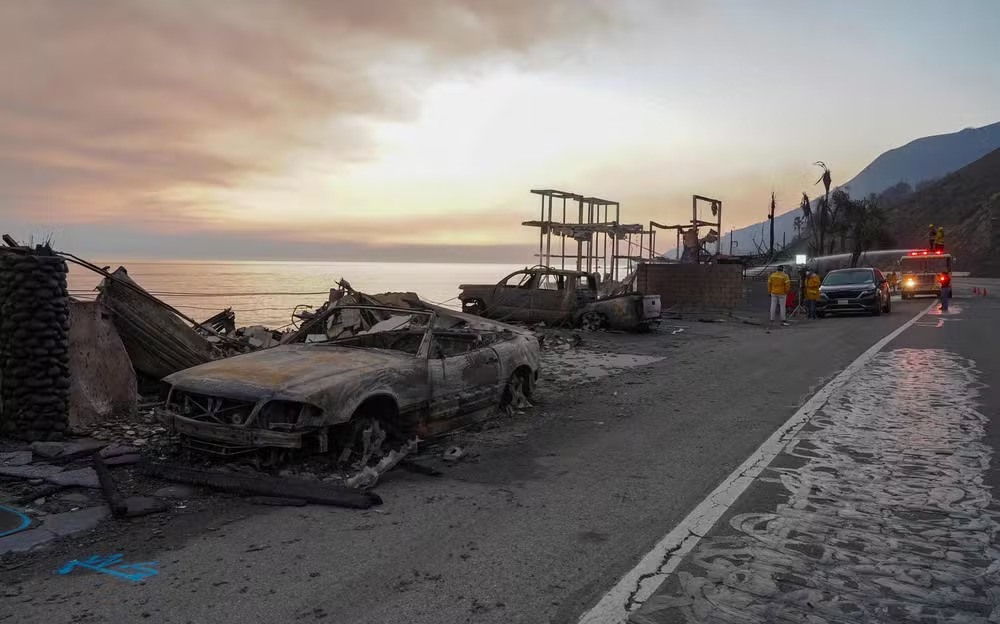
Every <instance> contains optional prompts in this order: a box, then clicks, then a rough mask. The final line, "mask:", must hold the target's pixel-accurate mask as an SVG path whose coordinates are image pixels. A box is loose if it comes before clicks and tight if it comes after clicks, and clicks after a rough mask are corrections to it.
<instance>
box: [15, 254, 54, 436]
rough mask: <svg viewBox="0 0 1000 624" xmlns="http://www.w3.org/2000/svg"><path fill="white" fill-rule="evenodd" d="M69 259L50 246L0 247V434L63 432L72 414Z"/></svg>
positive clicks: (41, 434) (48, 434) (19, 434)
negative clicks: (70, 411)
mask: <svg viewBox="0 0 1000 624" xmlns="http://www.w3.org/2000/svg"><path fill="white" fill-rule="evenodd" d="M66 273H67V268H66V262H65V261H64V260H63V259H62V258H61V257H59V256H58V255H56V254H55V252H53V251H52V249H51V248H49V247H48V246H47V245H46V246H43V245H39V246H37V247H36V248H35V249H29V248H26V247H17V248H14V249H0V434H2V435H8V436H11V437H15V438H21V439H25V440H53V439H59V438H61V437H62V435H63V432H64V431H65V430H66V427H67V423H68V414H69V393H70V378H69V293H68V292H67V290H66Z"/></svg>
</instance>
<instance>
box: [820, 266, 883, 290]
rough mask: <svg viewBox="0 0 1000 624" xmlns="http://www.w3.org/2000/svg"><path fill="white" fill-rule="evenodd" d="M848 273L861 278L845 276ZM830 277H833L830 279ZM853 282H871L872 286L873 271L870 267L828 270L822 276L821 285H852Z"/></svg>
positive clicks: (873, 280)
mask: <svg viewBox="0 0 1000 624" xmlns="http://www.w3.org/2000/svg"><path fill="white" fill-rule="evenodd" d="M849 275H854V276H857V277H862V276H863V279H854V278H848V277H847V276H849ZM831 278H833V279H832V280H831ZM855 284H871V285H873V286H874V285H875V271H873V270H872V269H842V270H839V271H830V272H829V273H827V274H826V277H824V278H823V286H852V285H855Z"/></svg>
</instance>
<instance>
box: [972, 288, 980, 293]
mask: <svg viewBox="0 0 1000 624" xmlns="http://www.w3.org/2000/svg"><path fill="white" fill-rule="evenodd" d="M972 294H973V295H978V294H979V288H978V287H977V286H973V287H972Z"/></svg>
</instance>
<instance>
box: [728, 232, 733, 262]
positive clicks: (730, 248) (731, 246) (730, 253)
mask: <svg viewBox="0 0 1000 624" xmlns="http://www.w3.org/2000/svg"><path fill="white" fill-rule="evenodd" d="M729 255H730V256H731V255H733V228H729Z"/></svg>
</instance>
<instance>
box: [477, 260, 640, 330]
mask: <svg viewBox="0 0 1000 624" xmlns="http://www.w3.org/2000/svg"><path fill="white" fill-rule="evenodd" d="M459 288H460V289H461V293H460V294H459V296H458V298H459V299H460V300H461V301H462V311H463V312H466V313H469V314H476V315H479V316H484V317H486V318H490V319H495V320H498V321H520V322H523V323H541V322H544V323H546V324H549V325H571V326H574V327H582V328H583V329H586V330H589V331H594V330H598V329H601V328H607V329H622V330H626V331H641V330H644V329H647V328H648V327H649V326H650V325H651V324H654V323H658V322H659V321H660V296H659V295H641V294H637V293H618V294H612V295H610V296H607V297H599V296H598V283H597V277H596V276H594V275H591V274H588V273H584V272H582V271H566V270H560V269H551V268H547V267H535V268H531V269H523V270H521V271H515V272H513V273H511V274H510V275H508V276H507V277H505V278H503V279H502V280H500V282H499V283H497V284H482V285H480V284H463V285H461V286H459Z"/></svg>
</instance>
